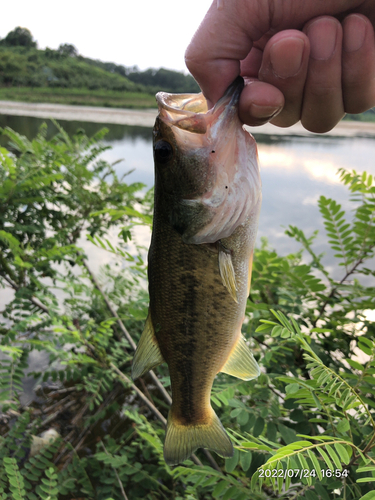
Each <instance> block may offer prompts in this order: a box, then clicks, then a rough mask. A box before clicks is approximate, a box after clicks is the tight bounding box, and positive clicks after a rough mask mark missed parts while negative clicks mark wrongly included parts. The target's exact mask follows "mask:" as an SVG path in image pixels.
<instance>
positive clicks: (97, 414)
mask: <svg viewBox="0 0 375 500" xmlns="http://www.w3.org/2000/svg"><path fill="white" fill-rule="evenodd" d="M4 132H5V134H6V135H7V136H8V137H9V139H10V141H11V145H10V147H11V148H12V152H10V150H9V149H6V148H2V149H1V150H0V284H1V286H3V287H7V288H8V289H9V291H12V292H13V293H14V296H11V294H10V297H9V302H8V304H7V305H6V307H5V309H4V310H3V311H2V312H1V314H2V316H0V321H1V323H0V350H1V353H0V405H1V413H0V417H1V418H0V427H1V426H2V427H1V428H2V429H3V432H2V437H1V438H0V498H4V499H8V498H22V499H23V498H27V499H38V498H44V499H47V498H50V499H51V500H52V499H54V498H61V499H62V500H65V499H68V498H88V499H91V498H92V499H94V498H95V499H100V500H102V499H103V500H108V499H109V498H113V499H121V498H124V494H125V495H126V496H127V497H128V498H135V499H136V498H145V499H150V500H151V499H152V500H154V499H176V500H182V499H185V500H189V499H192V500H193V499H194V500H196V499H199V500H208V499H212V498H214V499H219V500H247V499H248V498H253V499H257V500H258V499H259V500H262V499H263V500H266V499H269V498H279V499H291V500H297V499H299V498H307V499H308V500H313V499H314V500H317V499H318V500H334V499H339V498H340V499H345V500H358V499H364V500H369V499H370V498H374V482H375V453H374V451H375V420H374V411H375V400H374V396H375V387H374V374H375V344H374V332H375V329H374V323H373V321H371V319H370V318H371V316H370V311H371V310H373V309H374V303H375V288H374V286H373V282H374V281H373V278H374V270H373V269H372V267H371V264H370V261H371V259H372V258H373V257H374V248H375V231H374V215H375V196H374V195H375V186H374V182H373V178H372V177H371V176H370V175H367V174H363V175H359V174H358V173H356V172H355V171H353V172H347V171H343V170H340V172H339V175H340V178H341V180H342V182H343V183H344V184H345V185H346V186H347V187H348V189H349V192H350V194H351V196H352V202H353V206H354V210H353V211H352V212H351V216H349V217H348V216H347V215H346V214H345V213H344V211H343V210H342V208H341V206H340V205H339V204H338V203H337V202H336V201H334V200H331V199H327V198H324V197H322V198H321V199H320V200H319V208H320V212H321V215H322V217H323V220H324V224H325V228H326V232H327V237H328V245H329V249H330V250H332V251H333V252H334V254H335V258H336V260H337V264H338V266H337V268H338V270H339V271H341V276H340V277H336V276H338V272H337V271H336V272H335V274H334V275H333V274H332V273H331V272H330V270H329V269H327V268H326V267H325V264H324V255H318V254H317V253H316V252H315V250H314V239H315V237H316V233H313V234H312V235H311V236H308V235H305V234H304V232H303V231H302V230H301V229H299V228H296V227H289V228H288V230H287V234H288V235H289V236H290V237H292V238H294V239H295V240H297V241H298V242H299V243H300V245H301V249H300V251H298V252H296V253H294V254H290V255H287V256H281V255H279V254H278V253H277V252H276V251H275V250H273V249H271V248H269V246H268V245H267V242H265V241H263V242H262V245H261V247H260V248H258V249H257V250H256V252H255V256H254V265H253V278H252V289H251V294H250V297H249V301H248V304H247V313H246V320H245V323H244V327H243V333H244V335H245V336H246V337H247V338H248V339H249V342H250V343H251V346H252V349H253V352H254V355H255V357H256V358H257V360H258V362H259V364H260V366H261V367H262V373H261V375H260V377H259V378H258V379H257V380H255V381H252V382H244V381H241V380H238V379H233V378H231V377H230V376H227V375H225V374H222V373H221V374H219V375H218V377H217V380H216V381H215V384H214V387H213V391H212V404H213V406H214V409H215V411H216V412H217V413H218V415H219V417H220V419H221V420H222V422H223V424H224V426H225V427H226V429H227V430H228V432H229V433H230V435H231V438H232V440H233V442H234V444H235V453H234V456H233V457H232V458H230V459H227V460H223V459H221V458H220V457H215V459H216V461H217V465H218V466H217V468H214V467H212V462H209V460H208V459H207V457H206V455H204V454H203V453H202V451H198V452H197V457H198V459H199V460H200V461H201V462H202V464H203V465H196V464H195V463H194V462H193V461H192V460H187V461H186V462H185V463H184V464H181V465H180V466H178V467H175V468H174V469H172V468H170V467H169V466H167V465H166V464H165V462H164V459H163V439H164V433H165V430H164V427H163V424H162V423H161V422H160V421H159V420H158V419H157V418H156V415H157V412H159V415H160V413H161V414H162V415H163V416H164V417H165V416H166V415H167V411H168V405H167V404H166V403H165V402H164V400H163V398H162V397H161V393H160V392H159V390H158V388H157V387H156V385H155V383H154V381H153V380H152V379H151V378H149V377H145V378H143V379H142V380H141V381H140V383H139V385H137V387H136V386H134V384H132V383H131V381H130V378H129V377H130V366H131V358H132V348H131V346H130V341H129V338H128V337H126V335H125V333H124V332H126V331H128V332H130V334H131V337H132V338H133V339H134V341H135V342H137V341H138V339H139V336H140V334H141V331H142V328H143V324H144V321H145V318H146V316H147V306H148V295H147V292H146V258H145V255H146V249H144V248H143V247H141V246H139V245H138V244H137V242H136V240H135V232H136V229H137V226H139V225H141V226H144V227H145V228H150V227H151V224H152V217H151V213H152V191H150V192H148V193H143V192H140V189H141V188H142V186H141V185H140V184H133V185H126V184H125V183H123V182H122V181H121V179H118V178H117V176H116V173H115V170H114V168H113V166H112V165H109V164H107V163H106V162H104V161H103V160H101V159H100V154H101V152H102V151H103V150H104V148H103V147H102V146H101V145H100V140H101V139H102V138H103V137H104V132H100V133H98V134H97V135H96V136H95V137H92V138H88V137H86V136H85V134H84V133H83V132H79V133H77V134H76V135H75V136H74V137H72V138H70V137H68V136H67V134H66V133H65V132H64V130H63V129H61V128H60V129H59V133H58V135H57V136H55V137H54V138H53V139H52V140H50V141H47V140H46V137H45V127H42V129H41V131H40V133H39V135H38V136H37V137H36V138H35V139H34V140H33V141H28V140H27V139H25V138H24V137H22V136H20V135H18V134H16V133H15V132H14V131H12V130H9V129H7V130H5V131H4ZM114 235H117V236H114ZM89 245H91V248H94V247H96V250H97V251H98V249H100V250H101V251H102V252H106V253H107V255H110V256H111V257H112V258H113V259H114V260H113V261H112V263H111V264H107V265H105V266H102V268H101V271H100V273H99V274H98V277H95V276H94V275H93V273H92V271H91V269H90V263H88V262H87V258H86V256H85V255H84V252H83V250H82V249H81V248H80V246H84V247H85V248H89V247H88V246H89ZM119 318H121V320H122V323H121V322H120V319H119ZM130 340H131V339H130ZM35 351H38V353H39V354H40V355H44V356H45V357H46V358H47V364H48V367H47V368H46V369H43V370H40V371H38V372H35V373H34V374H33V376H34V377H35V378H36V379H37V381H38V383H39V384H40V385H41V389H40V391H39V392H38V395H39V397H41V398H42V400H43V403H38V404H34V403H32V404H30V405H29V407H28V408H27V409H26V408H24V407H21V405H20V402H19V395H20V392H21V391H22V389H21V384H22V380H23V378H24V375H25V371H26V368H27V364H28V356H29V355H30V353H31V354H32V353H34V352H35ZM157 374H158V376H159V380H161V381H162V382H163V384H164V386H165V387H168V386H169V383H170V381H169V377H168V371H167V368H166V366H165V365H161V366H160V367H158V368H157ZM136 389H137V390H138V391H139V390H141V391H142V392H143V394H145V395H146V396H147V397H148V401H149V402H150V401H152V404H145V402H144V400H143V399H139V398H138V396H137V395H136V392H135V390H136ZM138 394H139V393H138ZM146 400H147V398H146ZM38 405H39V406H38ZM40 408H42V409H43V411H42V412H41V411H40ZM3 420H5V421H6V422H7V423H6V425H5V424H3V423H2V422H3ZM50 425H55V426H56V428H57V429H58V430H59V432H60V434H61V435H62V439H58V440H56V441H54V442H53V443H46V445H45V446H44V447H42V448H40V449H38V452H37V453H36V454H35V455H33V456H32V454H31V451H30V450H31V449H32V445H33V443H34V444H35V442H36V441H37V440H40V439H41V438H40V437H37V436H38V434H40V433H41V432H42V431H43V430H45V429H47V428H48V427H49V426H50ZM4 429H5V430H4ZM194 460H195V462H196V463H198V462H197V459H194Z"/></svg>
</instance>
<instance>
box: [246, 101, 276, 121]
mask: <svg viewBox="0 0 375 500" xmlns="http://www.w3.org/2000/svg"><path fill="white" fill-rule="evenodd" d="M282 109H283V108H282V106H280V107H279V108H275V107H274V106H258V105H257V104H251V106H250V114H251V116H252V117H253V118H260V119H262V120H271V119H272V118H274V117H275V116H276V115H278V114H279V113H280V111H281V110H282Z"/></svg>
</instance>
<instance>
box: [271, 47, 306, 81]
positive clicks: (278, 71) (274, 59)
mask: <svg viewBox="0 0 375 500" xmlns="http://www.w3.org/2000/svg"><path fill="white" fill-rule="evenodd" d="M304 47H305V42H304V41H303V40H301V39H296V38H283V39H281V40H279V41H278V42H276V43H275V44H274V45H273V46H272V47H271V49H270V60H271V64H272V70H273V72H274V74H275V75H276V76H277V77H279V78H290V77H292V76H294V75H296V74H297V73H298V71H299V70H300V68H301V64H302V56H303V50H304ZM286 54H287V55H288V57H285V55H286Z"/></svg>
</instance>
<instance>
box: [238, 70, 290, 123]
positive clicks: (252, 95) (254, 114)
mask: <svg viewBox="0 0 375 500" xmlns="http://www.w3.org/2000/svg"><path fill="white" fill-rule="evenodd" d="M245 83H246V85H245V88H244V89H243V91H242V93H241V97H240V104H239V117H240V120H241V121H243V123H246V125H250V126H258V125H263V124H264V123H267V122H269V121H270V120H272V118H273V117H274V116H276V115H277V114H278V113H280V111H281V110H282V109H283V105H284V96H283V94H282V92H280V90H279V89H277V88H276V87H274V86H273V85H270V84H269V83H265V82H260V81H259V80H255V79H253V80H249V79H247V78H245Z"/></svg>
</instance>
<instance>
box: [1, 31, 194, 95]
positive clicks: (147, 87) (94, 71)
mask: <svg viewBox="0 0 375 500" xmlns="http://www.w3.org/2000/svg"><path fill="white" fill-rule="evenodd" d="M0 86H2V87H13V86H19V87H60V88H61V87H63V88H87V89H90V90H97V89H106V90H117V91H145V92H149V93H155V92H157V91H159V90H164V91H167V92H199V87H198V85H197V83H196V82H195V80H194V78H193V77H192V76H191V75H185V74H183V73H180V72H178V71H173V70H169V69H165V68H159V69H147V70H145V71H140V70H139V69H138V67H136V66H132V67H125V66H123V65H119V64H115V63H112V62H102V61H99V60H94V59H90V58H87V57H83V56H82V55H80V54H79V53H78V50H77V48H76V47H75V46H74V45H72V44H69V43H63V44H60V46H59V48H58V49H57V50H55V49H50V48H48V47H47V48H46V49H45V50H39V49H38V48H37V42H36V41H35V40H34V39H33V35H32V34H31V32H30V30H28V29H27V28H22V27H20V26H18V27H16V28H15V29H14V30H12V31H10V32H9V33H8V34H7V35H6V37H5V38H3V39H0Z"/></svg>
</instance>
